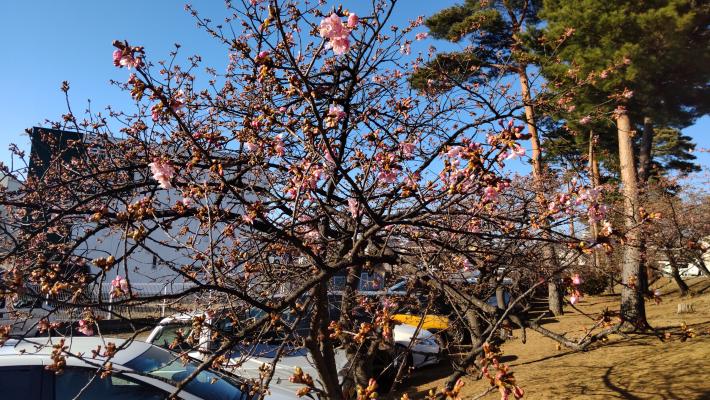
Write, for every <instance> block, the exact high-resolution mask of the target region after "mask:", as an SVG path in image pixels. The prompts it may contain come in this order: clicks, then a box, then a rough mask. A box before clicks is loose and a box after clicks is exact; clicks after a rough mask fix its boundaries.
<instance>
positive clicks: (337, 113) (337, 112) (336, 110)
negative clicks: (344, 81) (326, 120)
mask: <svg viewBox="0 0 710 400" xmlns="http://www.w3.org/2000/svg"><path fill="white" fill-rule="evenodd" d="M328 116H329V117H332V118H335V120H336V121H337V120H341V119H343V118H345V111H343V106H339V105H337V104H331V105H330V107H328Z"/></svg>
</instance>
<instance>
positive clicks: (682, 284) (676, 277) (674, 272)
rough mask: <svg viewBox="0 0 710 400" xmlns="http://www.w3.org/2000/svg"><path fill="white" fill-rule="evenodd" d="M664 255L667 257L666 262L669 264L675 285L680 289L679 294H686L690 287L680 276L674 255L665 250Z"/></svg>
mask: <svg viewBox="0 0 710 400" xmlns="http://www.w3.org/2000/svg"><path fill="white" fill-rule="evenodd" d="M666 257H668V264H670V266H671V276H672V277H673V280H674V281H675V283H676V285H678V289H680V295H681V296H687V295H688V292H690V288H689V287H688V284H686V283H685V281H684V280H683V278H682V277H681V276H680V270H679V269H678V263H677V262H676V260H675V256H674V255H673V253H671V252H670V251H666Z"/></svg>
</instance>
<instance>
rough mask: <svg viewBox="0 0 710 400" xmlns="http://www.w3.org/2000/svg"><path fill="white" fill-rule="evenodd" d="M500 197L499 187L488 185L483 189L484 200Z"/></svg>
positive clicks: (493, 199)
mask: <svg viewBox="0 0 710 400" xmlns="http://www.w3.org/2000/svg"><path fill="white" fill-rule="evenodd" d="M497 198H498V189H496V188H494V187H493V186H488V187H486V188H485V189H483V200H485V201H495V200H496V199H497Z"/></svg>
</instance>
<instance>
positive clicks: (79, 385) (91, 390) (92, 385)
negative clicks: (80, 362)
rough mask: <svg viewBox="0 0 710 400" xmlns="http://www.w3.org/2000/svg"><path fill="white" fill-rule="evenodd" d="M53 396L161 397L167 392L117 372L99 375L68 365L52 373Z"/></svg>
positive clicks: (65, 399)
mask: <svg viewBox="0 0 710 400" xmlns="http://www.w3.org/2000/svg"><path fill="white" fill-rule="evenodd" d="M54 395H55V396H54V400H73V399H85V400H94V399H100V400H132V399H141V400H143V399H145V400H163V399H165V398H167V396H168V395H169V393H167V392H165V391H163V390H161V389H158V388H156V387H154V386H151V385H148V384H146V383H144V382H140V381H137V380H135V379H133V378H131V377H127V376H123V375H120V374H111V375H110V376H107V377H105V378H101V377H99V376H97V375H96V370H94V369H90V368H80V367H68V368H66V369H65V370H64V372H62V373H61V374H60V375H55V378H54ZM77 395H78V396H79V397H77Z"/></svg>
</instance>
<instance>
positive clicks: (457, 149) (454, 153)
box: [446, 146, 463, 158]
mask: <svg viewBox="0 0 710 400" xmlns="http://www.w3.org/2000/svg"><path fill="white" fill-rule="evenodd" d="M462 150H463V147H461V146H452V147H450V148H449V151H447V152H446V155H447V156H449V157H450V158H455V157H458V156H459V155H460V154H461V151H462Z"/></svg>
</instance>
